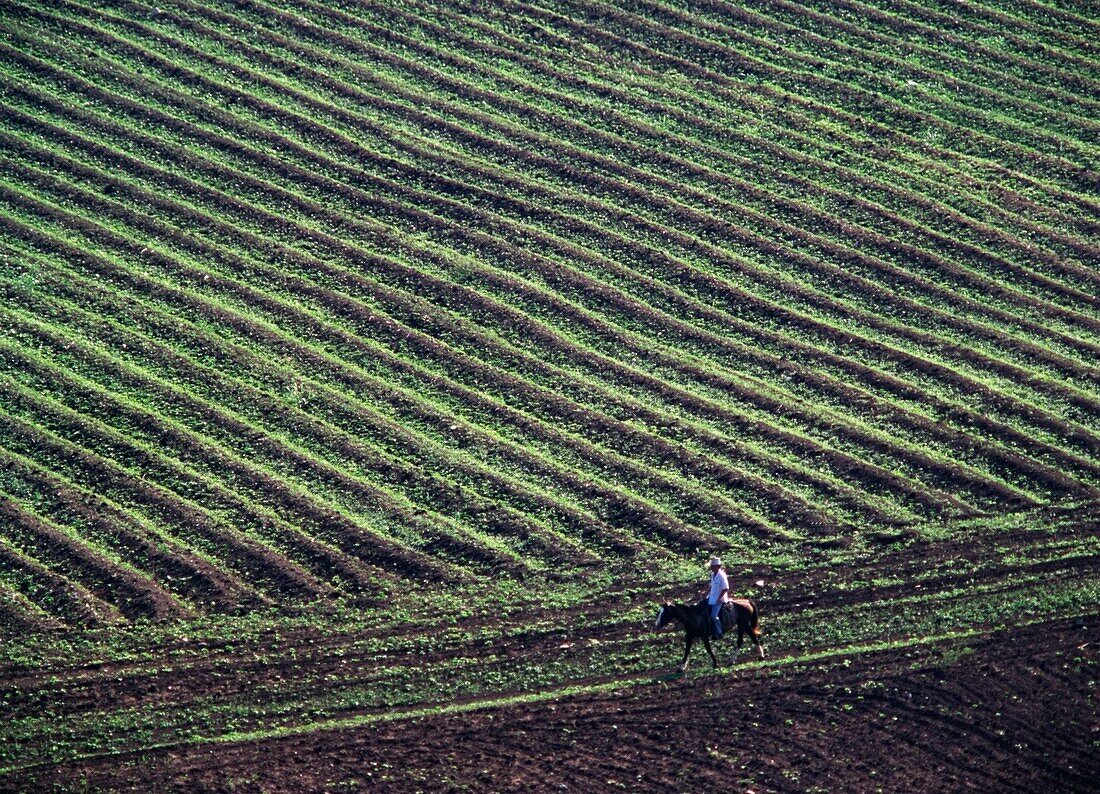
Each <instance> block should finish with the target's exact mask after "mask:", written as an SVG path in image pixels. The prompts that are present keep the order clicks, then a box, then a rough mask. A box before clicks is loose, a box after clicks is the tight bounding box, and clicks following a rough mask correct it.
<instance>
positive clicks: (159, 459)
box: [11, 352, 392, 594]
mask: <svg viewBox="0 0 1100 794" xmlns="http://www.w3.org/2000/svg"><path fill="white" fill-rule="evenodd" d="M11 355H12V358H13V359H14V360H19V359H20V358H22V361H21V364H22V371H21V372H20V373H18V380H13V381H12V382H13V383H19V384H21V386H20V387H19V388H20V389H23V390H25V389H27V388H30V389H33V390H34V392H26V391H23V392H21V394H22V399H23V404H25V405H26V406H28V407H26V408H25V410H28V411H29V410H41V411H50V412H51V413H49V414H44V413H43V414H40V416H48V417H50V418H52V419H53V421H56V422H58V423H68V424H64V425H60V426H64V427H77V425H76V424H74V423H75V421H76V420H75V419H74V415H78V416H79V417H80V418H81V419H83V420H85V421H87V422H89V425H88V428H86V429H77V430H74V431H73V432H72V433H67V434H66V437H67V438H69V439H70V440H74V441H75V440H77V439H79V443H80V444H81V445H82V446H83V447H84V448H86V449H89V450H90V451H93V452H94V451H96V450H94V449H91V447H89V444H91V443H92V442H93V441H94V442H97V443H99V445H100V446H102V447H103V448H104V449H105V450H107V452H105V453H103V457H104V458H105V459H109V460H110V459H113V458H112V455H113V456H123V457H125V458H126V463H127V464H128V468H130V469H134V468H138V469H140V470H141V471H142V473H143V476H144V477H146V478H148V477H150V476H154V475H155V479H156V481H157V482H159V483H172V484H173V486H172V490H174V491H175V492H176V493H181V492H182V493H185V494H186V497H187V498H188V499H190V500H191V501H193V502H196V503H198V504H201V505H202V507H203V509H204V510H205V511H206V512H207V513H209V514H212V515H217V516H218V517H219V518H221V519H223V520H224V521H225V522H226V523H232V524H233V525H234V526H236V527H237V528H238V530H241V529H242V528H248V529H249V530H254V531H255V533H256V534H257V535H258V536H261V537H264V538H265V539H270V541H271V543H273V544H275V545H276V546H277V547H278V548H280V550H281V551H283V552H284V553H286V554H287V556H289V557H291V558H292V559H293V560H295V561H296V562H301V563H302V565H303V566H304V567H306V568H308V569H309V570H310V572H311V573H312V574H315V575H317V576H318V577H320V578H321V579H323V580H324V581H325V582H326V583H328V584H332V583H333V582H338V583H339V585H340V589H342V590H344V591H348V592H352V593H354V594H374V593H377V592H378V590H379V582H380V581H382V582H387V581H388V580H390V579H392V576H391V575H390V574H388V573H386V572H384V571H383V570H381V569H377V568H375V569H373V570H368V569H367V568H366V566H364V565H362V564H361V563H359V562H358V561H357V560H354V559H352V558H350V557H348V556H347V555H345V554H343V553H342V552H339V551H337V550H334V549H333V548H331V546H329V545H327V544H325V543H323V542H320V541H318V540H316V539H315V538H313V537H309V536H304V535H302V534H301V533H300V532H299V531H297V530H295V529H293V528H292V527H291V525H290V523H289V522H288V521H287V520H286V517H285V516H279V517H276V516H275V514H273V513H272V512H271V511H270V510H263V509H260V508H258V507H257V506H256V505H258V504H260V503H261V502H260V500H256V504H255V505H254V504H250V503H249V502H247V501H245V500H244V498H238V497H237V496H235V495H234V494H233V493H232V492H231V490H230V489H229V488H226V487H222V485H221V484H220V483H221V482H223V481H227V482H229V483H232V486H233V488H234V489H240V488H242V485H241V483H240V478H239V477H238V475H239V474H240V472H239V471H237V470H234V469H231V468H228V467H227V468H219V464H225V463H226V461H225V460H223V459H221V458H219V457H218V455H217V454H216V453H214V452H211V451H210V450H209V449H205V448H202V447H201V446H200V445H199V444H198V443H196V441H195V440H194V438H193V437H191V436H190V435H188V434H187V433H186V432H183V431H181V430H180V429H179V428H178V426H174V425H172V424H171V423H166V422H165V421H164V420H163V419H162V418H160V417H157V416H156V415H155V414H154V413H153V412H151V411H145V410H142V409H139V408H136V407H135V406H134V405H132V404H131V403H130V402H128V401H127V400H126V399H125V398H121V397H119V396H117V395H116V394H115V393H113V392H111V391H110V390H108V389H106V388H103V387H102V386H100V385H99V384H97V383H96V382H95V381H92V380H89V379H87V378H84V377H82V376H80V375H76V374H74V373H72V372H65V371H63V370H62V369H61V368H59V367H55V366H51V364H50V363H47V362H44V361H41V360H34V359H32V358H30V357H29V356H27V357H24V356H20V355H19V354H18V353H17V352H15V353H11ZM112 385H114V384H112ZM30 393H34V394H40V395H47V394H48V395H50V397H49V399H48V400H47V399H46V398H45V397H42V399H41V402H42V404H43V406H44V407H42V408H41V409H36V408H34V407H33V405H32V403H31V402H30V401H28V398H27V394H30ZM74 405H75V406H76V408H74V407H73V406H74ZM59 406H60V407H59ZM65 409H68V411H66V410H65ZM69 411H71V412H72V413H71V414H70V413H69ZM43 421H44V420H43ZM150 437H151V438H152V441H150ZM166 450H170V451H171V454H170V455H169V454H167V453H166V452H165V451H166ZM203 452H207V453H209V454H207V455H206V456H202V455H201V453H203ZM204 469H205V470H206V471H205V475H206V476H204V472H203V470H204ZM211 469H213V470H214V472H216V473H218V474H221V475H222V478H221V479H220V480H214V481H212V479H211V477H210V470H211ZM196 472H198V473H196ZM245 498H255V494H247V495H246V496H245ZM128 516H129V514H126V515H124V516H123V518H124V519H125V518H127V517H128ZM105 529H106V531H109V532H115V533H117V532H120V531H121V528H120V527H118V526H115V525H107V527H105ZM127 550H128V551H132V552H134V554H135V557H136V558H137V559H141V558H142V555H141V554H140V550H131V549H127ZM135 557H131V556H129V555H128V556H127V559H134V558H135ZM161 557H162V558H163V557H164V555H163V554H162V555H161ZM173 562H174V561H173V560H172V558H169V560H168V561H167V564H169V565H171V564H173ZM165 564H166V563H165V560H163V559H155V560H150V565H156V566H158V567H164V565H165ZM169 578H171V577H169Z"/></svg>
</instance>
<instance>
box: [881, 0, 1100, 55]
mask: <svg viewBox="0 0 1100 794" xmlns="http://www.w3.org/2000/svg"><path fill="white" fill-rule="evenodd" d="M901 5H902V6H903V7H905V8H910V7H912V8H914V9H921V10H923V11H925V12H926V13H928V14H935V15H936V18H937V19H939V20H941V21H944V22H947V21H956V22H957V24H964V23H967V22H968V21H969V20H967V19H966V17H965V15H968V14H973V15H975V16H977V17H979V18H981V19H982V20H990V21H992V22H995V23H996V24H997V25H998V26H999V27H998V28H997V29H1007V30H1019V31H1020V32H1021V33H1022V34H1028V36H1027V37H1025V36H1021V37H1020V39H1019V40H1020V47H1021V48H1022V49H1025V50H1028V51H1033V50H1046V49H1052V48H1050V47H1048V46H1047V45H1045V44H1043V39H1048V38H1049V39H1052V40H1055V41H1059V42H1062V43H1064V44H1066V45H1068V46H1072V47H1075V48H1079V49H1081V50H1082V51H1083V52H1087V51H1089V50H1091V51H1092V52H1090V53H1089V54H1090V55H1097V54H1100V47H1098V46H1097V45H1096V41H1097V34H1098V33H1100V31H1098V30H1097V28H1098V25H1097V22H1096V21H1095V20H1093V19H1087V18H1085V17H1082V16H1080V15H1079V14H1074V13H1072V12H1070V11H1066V10H1065V9H1063V8H1059V7H1057V6H1054V5H1051V4H1049V3H1037V2H1033V0H1019V1H1018V2H1017V1H1016V0H1014V1H1013V3H1012V4H1011V11H1014V12H1016V13H1011V12H1007V11H1004V10H1002V9H1001V8H998V7H997V6H996V4H995V3H989V2H988V1H984V2H979V1H977V0H976V1H975V2H972V3H966V4H965V5H964V6H962V7H961V8H960V9H958V11H956V10H955V8H954V4H953V3H952V4H950V7H951V9H952V12H953V14H946V13H942V12H938V11H936V10H935V9H929V8H928V7H927V6H926V5H925V4H924V3H922V2H912V1H909V0H907V1H906V2H903V3H901ZM1027 6H1030V7H1031V8H1032V9H1033V11H1034V15H1024V16H1021V15H1020V13H1021V12H1023V11H1024V10H1025V7H1027ZM1053 19H1057V21H1058V22H1059V23H1061V24H1054V25H1052V24H1049V23H1050V21H1051V20H1053ZM1067 23H1068V24H1070V25H1075V26H1077V27H1079V28H1081V29H1080V30H1079V31H1075V32H1071V31H1067V30H1066V29H1065V26H1066V24H1067ZM979 24H980V23H979ZM980 30H984V31H987V32H988V31H989V30H990V29H989V28H980ZM1054 52H1056V53H1060V52H1061V50H1060V49H1055V50H1054ZM1082 63H1083V65H1085V66H1087V67H1089V68H1091V69H1094V70H1095V69H1096V68H1097V67H1096V60H1095V58H1089V59H1087V60H1083V61H1082Z"/></svg>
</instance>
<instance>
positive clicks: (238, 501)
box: [5, 308, 508, 592]
mask: <svg viewBox="0 0 1100 794" xmlns="http://www.w3.org/2000/svg"><path fill="white" fill-rule="evenodd" d="M5 311H6V312H8V317H9V321H10V322H15V321H20V322H21V325H22V329H24V330H25V331H26V332H27V333H29V334H31V335H32V336H33V338H35V339H37V340H39V341H40V342H45V343H47V344H51V345H52V346H53V347H54V351H53V352H54V355H55V356H61V357H66V356H67V357H69V362H68V363H69V364H70V365H75V364H78V363H79V362H78V361H76V360H74V359H72V358H71V356H72V355H73V354H79V355H81V356H82V357H83V358H84V359H85V360H86V361H88V362H89V366H91V367H93V368H94V369H95V370H96V371H99V372H105V373H109V375H110V377H111V378H112V381H111V382H112V384H113V385H114V386H115V388H122V387H130V388H140V387H141V386H147V387H148V385H149V384H152V385H153V387H159V390H156V391H155V395H154V397H155V399H153V400H152V404H154V405H162V406H166V405H172V406H173V407H176V408H183V407H188V408H190V409H191V410H192V411H193V412H194V413H196V414H197V415H199V416H200V417H202V418H203V419H204V420H205V426H206V427H207V428H208V429H209V428H210V427H216V426H220V424H222V423H224V424H226V425H228V426H230V427H232V428H234V429H235V430H236V433H235V434H234V435H233V438H234V439H236V440H237V442H238V443H240V444H244V443H246V442H251V441H254V437H255V436H256V435H257V431H256V430H255V429H253V428H250V427H249V426H248V425H247V424H246V423H242V422H239V421H238V422H236V423H235V424H234V420H233V419H232V418H231V417H230V418H226V416H225V413H224V412H223V411H218V410H216V409H214V408H213V407H211V406H210V405H208V404H207V403H205V402H202V401H199V400H197V399H196V398H195V397H193V396H190V394H189V393H187V392H186V391H184V389H183V388H182V387H179V386H172V385H169V384H166V383H165V382H164V381H162V380H160V379H159V378H158V377H157V376H155V375H151V374H149V373H148V372H145V371H142V370H141V369H140V367H137V366H133V365H129V364H126V363H123V362H122V361H120V360H117V359H111V358H109V357H108V356H107V355H105V354H104V353H102V352H99V351H97V350H93V349H92V348H91V347H89V346H87V344H85V343H83V342H77V341H75V339H69V341H68V342H66V341H65V339H66V337H65V335H64V333H63V332H54V331H52V329H50V328H49V327H47V326H45V325H44V324H43V323H42V322H41V321H39V320H37V319H34V320H31V319H30V318H29V316H27V315H23V314H16V313H14V312H15V310H14V309H11V308H6V309H5ZM67 311H68V312H70V314H68V315H67V316H68V317H69V318H71V319H75V316H74V314H75V312H76V309H74V308H69V309H68V310H67ZM13 327H14V326H13ZM69 327H70V328H71V327H72V325H71V324H70V326H69ZM99 330H100V331H101V332H106V331H107V324H103V325H102V326H101V327H100V329H99ZM93 339H95V337H93ZM127 341H128V342H129V343H130V344H131V346H133V345H134V344H135V343H137V344H141V343H143V342H144V343H146V344H150V343H149V342H148V341H147V340H144V339H141V338H139V337H134V336H131V337H124V339H123V341H122V342H121V343H119V344H120V345H121V347H122V348H123V349H125V347H126V344H127ZM61 351H65V352H64V353H62V352H61ZM153 352H155V353H157V354H159V356H160V357H159V358H158V363H159V364H160V365H161V366H167V365H168V364H169V363H170V359H169V358H168V357H167V356H166V353H168V351H166V350H165V349H164V348H159V349H157V350H155V351H153ZM177 374H178V369H177ZM58 377H59V374H57V373H55V374H54V375H53V382H54V384H56V382H57V378H58ZM180 382H181V383H188V378H187V377H186V375H185V376H183V377H181V379H180ZM91 383H92V381H85V385H88V384H91ZM189 385H191V384H189ZM55 388H56V386H55ZM99 398H100V399H105V398H106V399H113V398H109V397H107V396H106V395H99ZM84 410H85V411H86V412H89V413H86V414H83V415H81V414H75V412H74V413H73V415H72V416H69V415H68V414H66V417H65V418H66V421H80V420H81V419H85V420H87V421H93V420H91V419H89V416H90V412H91V409H90V408H87V407H85V409H84ZM124 411H125V406H124V405H119V406H118V407H117V408H116V409H115V411H114V412H108V413H109V415H110V416H113V417H118V416H119V415H120V414H123V413H124ZM132 411H137V412H138V414H139V416H138V417H137V418H136V419H134V420H133V421H134V422H135V423H145V425H146V426H148V420H147V419H145V418H143V417H142V416H140V414H141V411H140V410H139V409H131V412H132ZM155 421H156V429H157V430H158V431H159V432H166V433H167V432H169V431H172V430H175V433H174V434H173V435H171V437H170V439H169V448H170V449H173V450H174V451H176V452H178V453H180V454H184V453H186V454H187V455H188V457H189V458H190V459H191V460H190V463H180V464H174V463H170V462H169V463H167V464H166V465H162V464H163V463H164V461H165V460H166V459H165V458H164V457H163V455H161V454H160V453H158V452H157V451H155V450H152V449H151V448H150V447H149V446H148V445H145V444H138V443H137V442H134V441H132V440H129V441H127V442H126V443H127V444H129V446H130V447H131V448H132V457H133V458H134V459H135V460H139V461H144V464H145V465H144V468H145V469H155V468H157V467H158V466H159V467H160V468H161V469H162V470H163V471H164V472H165V475H164V477H163V478H162V479H161V480H158V481H157V482H158V483H159V482H181V483H182V487H181V489H180V490H183V491H187V492H189V493H188V495H187V496H184V495H182V494H179V493H174V494H173V495H174V496H176V497H178V499H179V500H186V501H187V502H189V503H192V502H194V501H195V500H194V499H192V498H191V495H192V494H193V493H194V492H196V491H201V492H202V493H203V494H204V496H203V497H202V498H201V499H200V501H199V503H200V504H202V506H203V507H202V509H203V511H204V512H213V513H216V514H220V513H231V514H232V516H233V517H235V519H236V520H237V522H238V525H239V526H249V527H250V530H249V532H250V533H252V534H259V535H264V536H268V537H270V538H271V541H270V542H271V543H276V544H278V545H279V546H280V547H283V548H285V549H288V550H289V553H290V557H291V558H294V557H297V556H301V557H302V558H304V559H306V560H308V561H309V564H312V565H314V566H322V567H323V568H324V570H325V571H326V572H327V573H326V575H329V576H331V575H333V574H334V573H335V574H336V575H338V576H340V577H341V578H344V579H346V580H347V581H348V583H349V584H353V583H355V582H356V580H357V579H358V580H360V581H362V582H363V586H364V587H365V588H366V589H367V591H368V592H378V589H379V587H381V586H383V585H384V584H385V582H386V580H387V579H389V578H390V574H399V575H401V576H404V577H406V578H412V577H414V576H416V575H423V572H424V571H426V570H428V569H430V568H431V567H432V563H431V562H430V561H429V560H428V559H427V558H426V557H425V556H424V555H423V553H420V552H416V551H410V550H408V549H406V548H404V547H401V546H397V545H395V543H394V541H393V540H391V539H388V538H384V537H382V536H380V535H379V534H378V533H377V532H376V531H374V530H373V529H371V528H367V527H364V526H363V525H362V524H360V523H359V522H352V521H351V520H350V519H348V518H346V517H345V516H344V515H343V514H342V513H341V512H339V511H338V510H337V509H335V508H334V507H332V506H331V505H328V504H326V503H323V502H321V501H320V500H317V499H311V498H310V497H309V496H308V495H306V494H304V493H303V492H302V491H301V489H299V488H297V487H295V486H292V485H290V484H289V483H287V482H286V481H285V480H280V479H278V478H275V477H272V476H271V475H270V474H269V473H268V472H266V471H264V470H263V469H261V468H260V467H258V466H250V465H248V464H247V463H245V462H243V461H242V460H241V458H240V457H239V456H237V455H235V454H234V453H232V452H230V451H229V450H228V449H226V448H224V447H215V445H213V444H211V443H209V442H204V441H202V440H201V439H199V438H197V437H196V436H194V435H191V434H189V433H188V432H187V431H185V430H183V429H182V428H181V427H180V426H179V425H178V424H174V423H169V422H168V421H167V420H165V419H164V418H163V417H160V418H158V419H157V420H155ZM139 426H140V425H139ZM105 432H107V433H108V435H110V434H112V433H113V434H117V435H118V436H119V440H118V441H117V442H115V443H114V444H113V445H112V444H108V447H109V448H113V449H122V447H123V441H122V440H121V439H122V434H120V433H118V431H113V430H112V431H105ZM281 451H283V452H284V453H285V454H288V455H291V454H293V451H292V450H290V449H289V448H288V447H285V446H284V447H282V448H281ZM92 454H93V455H94V452H93V453H92ZM211 461H216V464H217V466H220V467H222V468H221V470H222V472H223V476H225V477H226V478H227V479H228V481H229V482H231V483H233V485H234V487H242V488H247V489H250V490H251V492H252V493H251V494H250V497H254V496H255V494H262V496H263V499H264V501H265V502H267V503H274V504H275V505H276V506H277V507H279V508H280V512H281V515H282V516H294V517H297V518H298V519H300V520H301V521H302V522H303V525H305V526H308V527H309V529H310V530H311V533H309V534H307V533H305V532H304V531H303V529H302V528H298V527H292V526H290V525H289V524H288V523H287V521H286V520H285V519H284V518H276V517H275V515H274V514H273V513H271V511H269V510H268V509H267V508H260V507H258V506H257V505H250V504H249V503H248V502H247V501H245V500H244V499H243V498H241V497H238V496H234V495H233V494H231V493H230V492H229V491H228V490H227V489H226V488H224V487H222V486H220V485H218V484H217V483H214V482H211V481H210V480H209V479H208V478H206V477H203V476H201V475H196V474H194V473H193V469H192V466H193V464H196V463H197V464H199V465H205V466H214V465H215V464H214V463H212V462H211ZM294 462H295V463H297V465H298V466H301V465H302V464H301V462H300V461H294ZM111 463H112V465H113V464H114V462H111ZM119 465H120V464H119ZM135 465H136V464H135ZM215 468H216V467H215ZM126 470H127V471H132V470H133V466H128V467H126ZM341 484H342V485H344V486H345V487H348V488H351V489H353V492H356V493H358V494H359V495H364V494H365V495H367V496H368V497H373V498H375V499H376V500H377V504H376V505H375V509H377V510H378V511H379V514H380V515H394V516H395V517H396V516H397V515H401V516H402V517H403V518H405V519H406V522H407V523H410V524H412V525H413V527H416V525H417V524H422V525H423V524H427V521H420V520H418V519H417V518H415V517H411V519H410V516H409V515H408V513H410V512H411V509H409V510H407V511H406V513H405V514H404V515H402V513H396V512H395V511H398V510H401V506H400V505H399V504H396V505H395V500H394V499H393V497H392V495H390V494H388V493H386V492H384V491H380V490H379V489H375V488H370V487H369V486H368V485H367V483H365V482H362V481H358V480H354V481H353V480H350V479H349V478H342V481H341ZM208 506H209V507H208ZM387 511H388V512H387ZM217 522H218V523H221V519H217ZM448 525H450V526H454V525H453V522H450V521H449V520H448V519H446V518H444V517H443V516H435V521H434V525H433V529H432V530H430V531H429V532H428V533H425V534H426V535H427V537H428V540H427V541H422V542H421V545H425V544H426V545H430V546H434V547H436V548H442V549H446V550H448V551H450V552H453V553H456V554H457V555H458V556H459V558H460V559H463V560H464V561H466V562H471V561H474V560H482V559H486V560H487V561H488V562H487V564H491V565H493V566H501V565H505V566H507V565H508V561H507V559H501V558H500V557H499V556H498V555H495V554H492V553H490V552H488V551H486V550H485V549H482V548H480V547H479V546H476V545H472V544H469V543H468V542H462V541H461V540H451V541H450V543H449V545H448V543H447V539H445V538H441V537H433V535H438V532H439V530H438V529H435V528H434V527H444V526H448ZM460 534H463V533H460ZM251 540H252V542H254V543H256V544H259V545H262V546H265V548H266V544H267V543H268V541H266V540H259V539H257V538H251ZM334 546H335V547H336V548H337V549H338V550H334V548H333V547H334ZM344 555H347V556H350V557H351V558H358V559H360V560H362V561H363V562H366V563H368V564H371V565H375V566H377V571H376V572H374V573H373V575H372V576H364V575H363V572H362V570H361V568H359V566H358V565H356V564H355V563H350V564H349V561H348V560H347V559H343V556H344ZM288 564H291V565H294V566H295V568H297V563H289V562H288ZM384 571H389V572H390V573H389V574H387V573H383V572H384ZM449 571H450V573H449V576H451V577H453V578H456V579H457V580H462V579H463V578H468V576H467V575H466V574H465V573H464V572H463V571H462V569H461V567H460V566H458V565H453V566H451V567H450V568H449ZM436 575H437V576H438V573H437V574H436Z"/></svg>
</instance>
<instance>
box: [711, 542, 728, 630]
mask: <svg viewBox="0 0 1100 794" xmlns="http://www.w3.org/2000/svg"><path fill="white" fill-rule="evenodd" d="M729 592H730V580H729V579H728V578H727V577H726V572H725V571H723V570H722V561H721V560H720V559H718V558H717V557H711V560H710V591H709V592H708V593H707V605H708V606H709V607H710V619H711V621H712V622H713V623H714V636H715V638H716V639H722V620H721V619H720V618H719V617H718V613H719V611H721V609H722V605H723V604H725V603H726V602H727V601H729Z"/></svg>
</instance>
